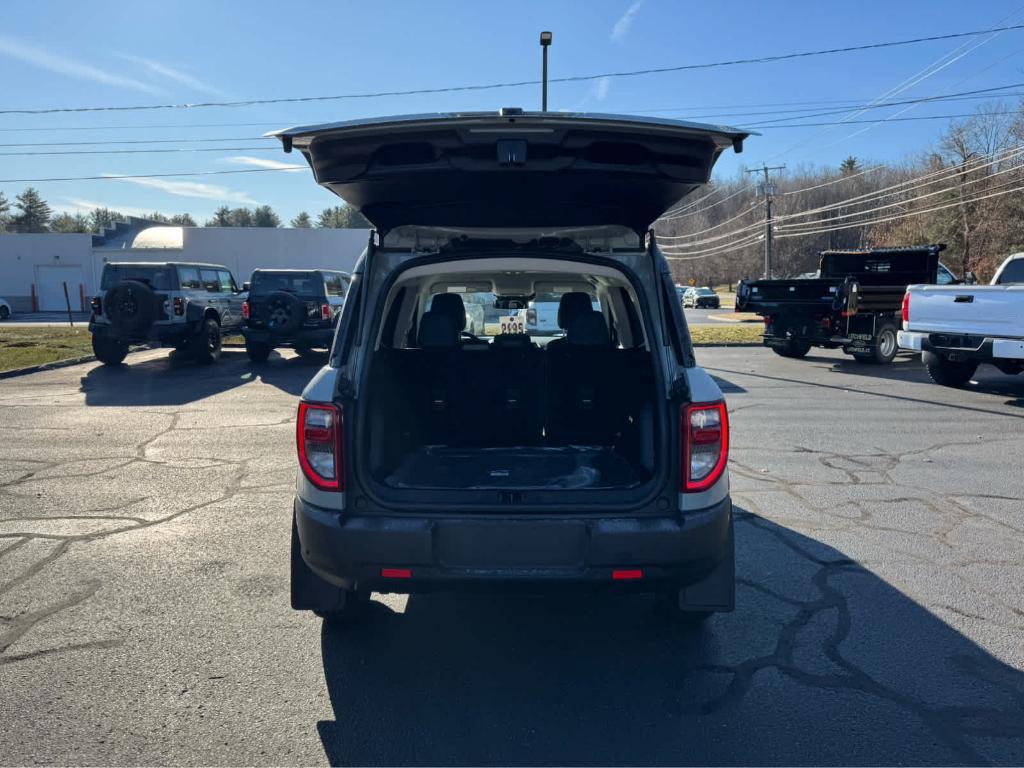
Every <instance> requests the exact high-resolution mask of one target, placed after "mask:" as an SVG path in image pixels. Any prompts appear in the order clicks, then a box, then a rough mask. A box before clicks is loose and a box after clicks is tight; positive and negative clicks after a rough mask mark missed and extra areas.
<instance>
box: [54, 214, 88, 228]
mask: <svg viewBox="0 0 1024 768" xmlns="http://www.w3.org/2000/svg"><path fill="white" fill-rule="evenodd" d="M50 231H51V232H91V231H92V225H91V224H90V223H89V217H88V216H86V215H85V214H83V213H76V214H73V215H72V214H70V213H58V214H57V215H56V216H54V217H53V218H51V219H50Z"/></svg>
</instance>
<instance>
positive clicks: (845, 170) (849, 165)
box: [839, 155, 860, 176]
mask: <svg viewBox="0 0 1024 768" xmlns="http://www.w3.org/2000/svg"><path fill="white" fill-rule="evenodd" d="M859 170H860V163H858V162H857V158H856V157H854V156H853V155H850V156H849V157H847V158H846V159H845V160H843V162H842V163H840V164H839V172H840V173H841V174H843V176H849V175H850V174H851V173H857V171H859Z"/></svg>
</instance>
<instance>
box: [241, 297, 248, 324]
mask: <svg viewBox="0 0 1024 768" xmlns="http://www.w3.org/2000/svg"><path fill="white" fill-rule="evenodd" d="M242 319H243V320H248V319H249V300H248V299H246V300H245V301H243V302H242Z"/></svg>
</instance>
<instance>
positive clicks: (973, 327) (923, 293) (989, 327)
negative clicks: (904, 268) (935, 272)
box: [906, 285, 1024, 338]
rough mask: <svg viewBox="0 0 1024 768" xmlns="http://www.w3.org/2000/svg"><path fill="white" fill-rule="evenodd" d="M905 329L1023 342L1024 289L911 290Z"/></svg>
mask: <svg viewBox="0 0 1024 768" xmlns="http://www.w3.org/2000/svg"><path fill="white" fill-rule="evenodd" d="M906 328H907V330H908V331H935V332H951V333H960V334H969V335H971V336H999V337H1004V338H1022V337H1024V285H963V286H922V285H915V286H912V287H911V289H910V320H909V322H908V324H907V327H906Z"/></svg>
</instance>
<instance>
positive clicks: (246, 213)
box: [229, 208, 253, 227]
mask: <svg viewBox="0 0 1024 768" xmlns="http://www.w3.org/2000/svg"><path fill="white" fill-rule="evenodd" d="M229 226H232V227H251V226H253V219H252V211H250V210H249V209H248V208H233V209H232V210H231V224H230V225H229Z"/></svg>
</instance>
